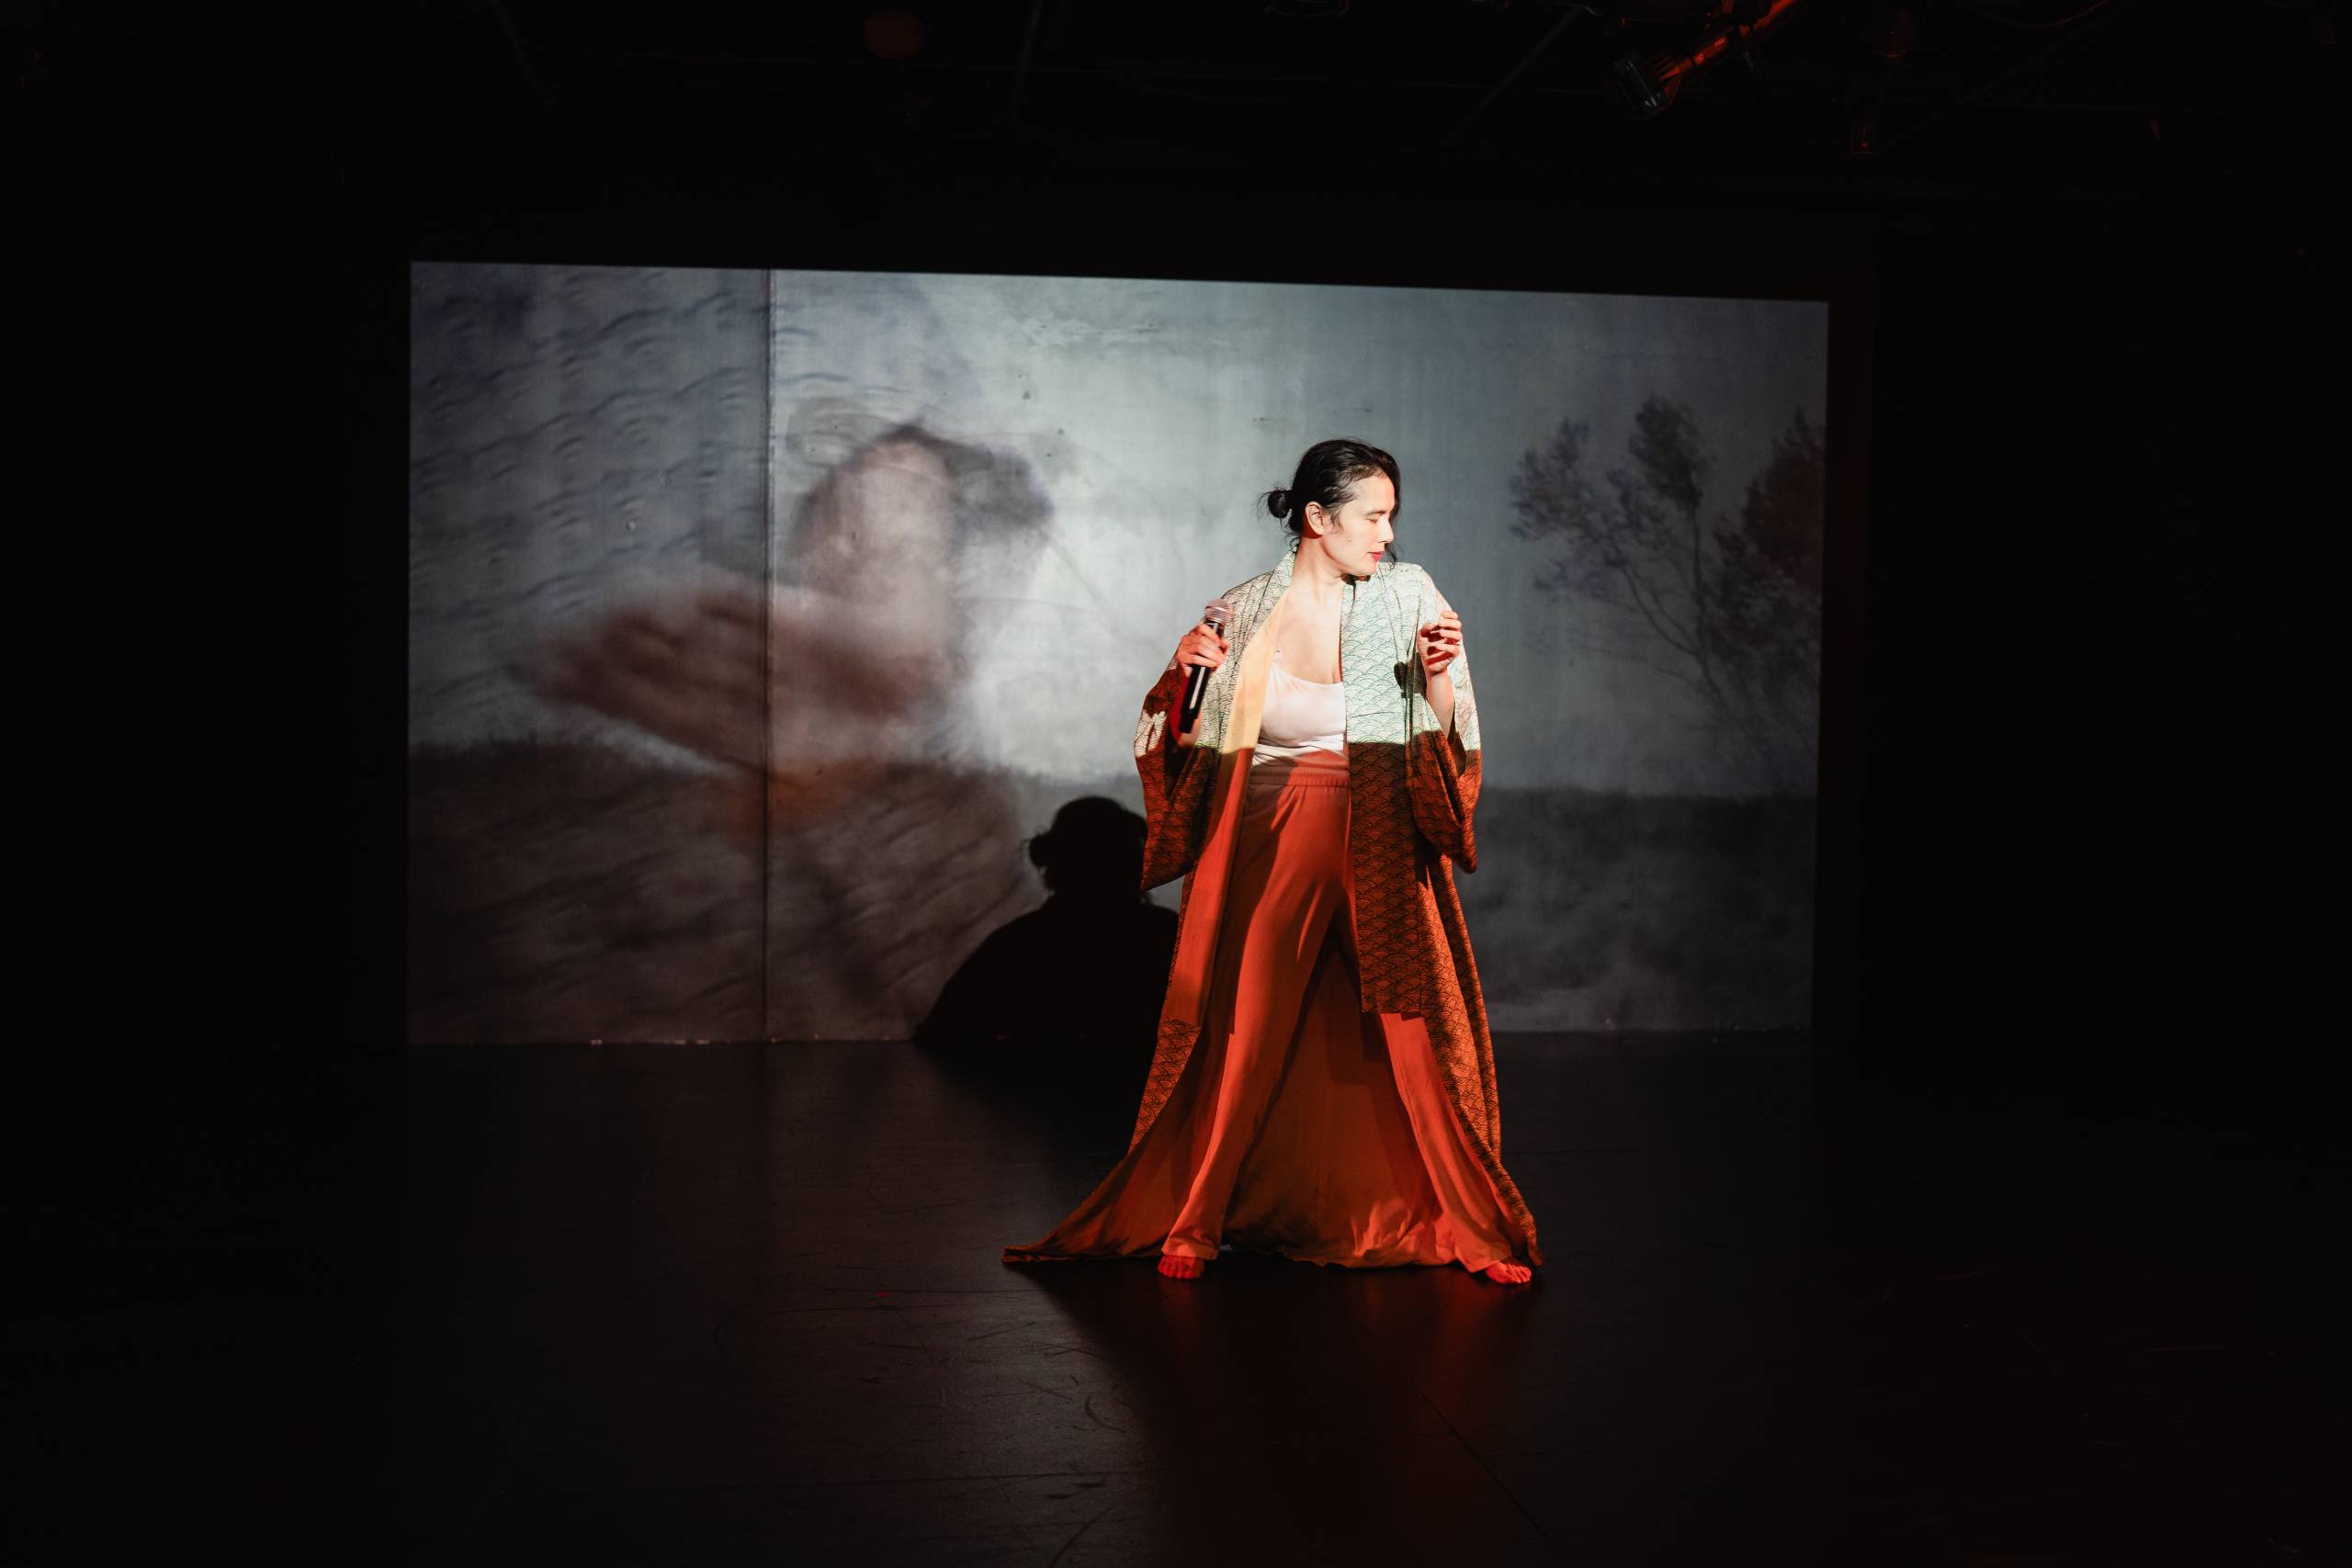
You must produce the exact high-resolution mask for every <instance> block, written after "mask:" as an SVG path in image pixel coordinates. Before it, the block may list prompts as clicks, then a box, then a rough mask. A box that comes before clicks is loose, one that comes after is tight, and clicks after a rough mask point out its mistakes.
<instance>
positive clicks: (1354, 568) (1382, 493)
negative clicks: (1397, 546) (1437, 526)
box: [1306, 474, 1397, 577]
mask: <svg viewBox="0 0 2352 1568" xmlns="http://www.w3.org/2000/svg"><path fill="white" fill-rule="evenodd" d="M1396 514H1397V487H1396V486H1395V485H1392V484H1390V483H1389V482H1388V476H1387V475H1386V474H1370V475H1367V476H1365V477H1364V478H1363V479H1358V480H1356V482H1355V493H1354V494H1352V495H1351V496H1349V497H1348V499H1347V500H1346V501H1344V502H1340V510H1339V511H1337V512H1327V511H1325V510H1324V509H1323V508H1322V507H1320V506H1317V505H1314V504H1312V503H1309V505H1308V507H1307V509H1306V536H1307V540H1308V542H1309V543H1320V544H1321V546H1322V547H1323V551H1324V553H1325V554H1326V555H1328V556H1329V557H1330V558H1331V564H1332V565H1334V566H1336V567H1338V568H1339V569H1340V570H1341V571H1344V572H1346V573H1347V574H1348V575H1349V576H1350V577H1370V576H1371V575H1372V569H1373V568H1374V567H1376V566H1378V565H1379V564H1380V558H1381V555H1382V553H1383V552H1384V551H1385V550H1386V549H1387V547H1388V541H1389V540H1391V539H1393V538H1395V537H1396V536H1397V530H1396V529H1395V528H1394V527H1392V526H1390V524H1389V519H1391V518H1392V517H1394V516H1395V515H1396Z"/></svg>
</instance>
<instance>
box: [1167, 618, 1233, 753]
mask: <svg viewBox="0 0 2352 1568" xmlns="http://www.w3.org/2000/svg"><path fill="white" fill-rule="evenodd" d="M1231 647H1232V644H1231V642H1230V641H1229V639H1227V637H1226V635H1225V629H1224V628H1223V627H1222V626H1218V625H1216V623H1215V622H1214V621H1209V620H1203V621H1202V622H1201V624H1200V625H1198V626H1194V627H1193V629H1192V630H1191V631H1188V632H1186V633H1185V634H1184V640H1183V641H1182V642H1180V643H1178V644H1177V645H1176V663H1177V665H1178V667H1179V668H1181V669H1182V670H1184V671H1187V673H1186V676H1185V686H1186V688H1187V690H1189V689H1190V688H1191V685H1192V682H1193V676H1192V675H1191V673H1190V671H1193V670H1206V671H1211V672H1215V671H1216V669H1217V667H1218V666H1219V665H1222V664H1223V663H1224V662H1225V656H1226V654H1227V651H1229V650H1230V649H1231ZM1186 706H1188V707H1189V706H1190V704H1189V703H1187V704H1186ZM1192 719H1193V723H1192V724H1185V723H1184V721H1183V715H1182V710H1180V711H1179V716H1178V719H1177V722H1178V723H1179V724H1180V725H1182V728H1180V729H1179V730H1178V731H1177V732H1176V733H1177V739H1180V740H1183V741H1185V742H1186V743H1188V744H1189V743H1190V741H1191V739H1192V734H1193V725H1194V724H1198V723H1199V722H1200V716H1199V714H1197V713H1194V714H1193V715H1192Z"/></svg>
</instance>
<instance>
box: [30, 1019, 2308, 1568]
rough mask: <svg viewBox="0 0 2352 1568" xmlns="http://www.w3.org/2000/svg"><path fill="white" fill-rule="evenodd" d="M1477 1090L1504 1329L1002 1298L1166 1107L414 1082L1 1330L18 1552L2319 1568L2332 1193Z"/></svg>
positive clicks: (1533, 1086) (2065, 1127)
mask: <svg viewBox="0 0 2352 1568" xmlns="http://www.w3.org/2000/svg"><path fill="white" fill-rule="evenodd" d="M1500 1057H1501V1071H1502V1076H1503V1084H1504V1105H1505V1146H1506V1149H1507V1150H1508V1153H1509V1156H1510V1162H1511V1167H1512V1170H1513V1172H1514V1174H1515V1175H1516V1176H1517V1177H1518V1179H1519V1180H1520V1182H1521V1186H1522V1188H1523V1189H1524V1190H1525V1191H1526V1193H1527V1196H1528V1199H1529V1202H1530V1204H1531V1206H1532V1209H1533V1211H1534V1213H1536V1215H1537V1217H1538V1219H1539V1222H1540V1223H1541V1224H1542V1225H1543V1226H1544V1239H1545V1244H1546V1245H1545V1252H1546V1255H1547V1257H1548V1258H1549V1259H1550V1260H1551V1261H1550V1265H1549V1267H1548V1268H1547V1269H1544V1272H1543V1273H1542V1275H1541V1276H1540V1277H1539V1279H1538V1281H1537V1283H1536V1284H1535V1285H1534V1286H1532V1287H1531V1288H1528V1289H1525V1290H1521V1291H1505V1290H1500V1289H1498V1288H1495V1287H1493V1286H1490V1285H1487V1284H1485V1283H1483V1282H1482V1281H1480V1280H1476V1279H1475V1278H1473V1277H1471V1276H1470V1275H1468V1274H1467V1273H1465V1272H1464V1270H1461V1269H1404V1270H1365V1271H1351V1270H1344V1269H1331V1268H1316V1267H1313V1266H1309V1265H1303V1264H1295V1263H1290V1262H1287V1261H1284V1260H1281V1259H1276V1258H1262V1257H1253V1256H1243V1255H1238V1254H1227V1256H1226V1257H1225V1258H1222V1259H1220V1260H1219V1261H1218V1262H1217V1263H1216V1265H1214V1266H1213V1268H1212V1269H1211V1272H1210V1274H1209V1276H1208V1277H1207V1278H1206V1279H1205V1280H1202V1281H1199V1282H1198V1283H1193V1284H1183V1283H1178V1282H1174V1281H1170V1280H1163V1279H1161V1278H1160V1277H1159V1275H1158V1274H1157V1273H1156V1272H1155V1271H1154V1270H1153V1269H1151V1267H1150V1265H1149V1263H1148V1262H1143V1263H1132V1264H1129V1263H1108V1262H1068V1263H1057V1264H1039V1265H1029V1266H1025V1267H1010V1266H1006V1265H1004V1264H1002V1263H1001V1262H1000V1261H999V1260H998V1249H999V1248H1001V1247H1002V1246H1003V1245H1004V1244H1005V1243H1006V1242H1007V1241H1008V1240H1017V1239H1019V1238H1022V1237H1025V1236H1030V1235H1037V1234H1041V1233H1042V1231H1043V1229H1044V1228H1045V1227H1046V1226H1047V1225H1049V1224H1051V1223H1052V1221H1053V1220H1054V1219H1055V1218H1056V1217H1057V1216H1058V1215H1059V1214H1060V1213H1063V1212H1064V1211H1065V1210H1066V1209H1067V1208H1068V1207H1069V1204H1070V1203H1071V1202H1072V1201H1074V1200H1075V1199H1076V1198H1077V1197H1078V1196H1080V1195H1082V1194H1083V1193H1084V1192H1085V1190H1087V1188H1088V1186H1089V1185H1090V1184H1091V1182H1092V1181H1093V1180H1094V1179H1096V1178H1097V1177H1098V1176H1099V1175H1100V1173H1101V1171H1102V1170H1103V1169H1104V1168H1107V1167H1108V1164H1109V1163H1110V1161H1112V1160H1113V1159H1114V1158H1115V1157H1116V1155H1117V1153H1118V1152H1119V1150H1120V1149H1121V1148H1122V1147H1123V1146H1124V1143H1125V1135H1126V1131H1127V1123H1126V1118H1127V1115H1128V1114H1129V1112H1130V1111H1132V1107H1133V1094H1134V1089H1135V1078H1136V1076H1137V1074H1138V1073H1139V1067H1137V1068H1136V1069H1135V1070H1133V1071H1130V1069H1129V1067H1126V1066H1118V1065H1100V1064H1098V1065H1095V1066H1078V1065H1076V1064H1073V1063H1071V1062H1069V1061H1068V1060H1064V1061H1060V1062H1036V1061H1030V1062H1025V1063H1023V1064H1019V1065H1015V1064H1011V1063H1006V1062H1001V1061H986V1060H975V1059H972V1058H943V1057H941V1056H938V1055H933V1054H927V1053H925V1052H923V1051H921V1050H919V1049H917V1048H915V1047H911V1046H907V1045H899V1044H826V1045H789V1046H709V1047H647V1048H634V1047H632V1048H612V1047H604V1048H588V1047H530V1048H508V1049H500V1050H460V1049H448V1048H435V1049H431V1050H420V1051H418V1052H415V1053H413V1054H412V1055H410V1056H409V1057H408V1058H407V1059H406V1061H405V1063H404V1064H402V1065H401V1066H400V1067H399V1068H398V1069H396V1070H393V1071H392V1072H391V1074H390V1077H386V1078H385V1079H383V1080H382V1081H380V1082H378V1083H376V1084H374V1085H372V1086H370V1088H369V1091H368V1093H366V1094H362V1095H360V1096H358V1097H357V1098H356V1100H354V1101H353V1103H354V1104H356V1105H358V1106H360V1107H361V1108H362V1113H361V1114H359V1115H358V1116H357V1117H356V1120H355V1121H354V1122H353V1123H352V1125H351V1127H350V1128H349V1130H348V1135H347V1136H344V1135H340V1134H339V1135H338V1137H337V1139H336V1140H335V1141H334V1146H332V1147H320V1148H317V1149H314V1150H312V1152H311V1165H310V1166H309V1167H307V1168H298V1167H297V1166H288V1167H287V1168H285V1169H284V1170H282V1171H280V1172H278V1173H277V1175H276V1176H273V1177H271V1178H269V1179H268V1180H266V1181H263V1182H262V1183H261V1185H259V1186H253V1185H248V1186H247V1187H246V1188H244V1189H243V1190H242V1192H243V1196H242V1197H241V1198H239V1200H238V1201H236V1202H235V1203H234V1204H225V1203H224V1207H223V1208H222V1211H221V1213H220V1216H219V1217H218V1222H217V1224H214V1226H213V1228H212V1229H211V1231H210V1232H209V1239H208V1237H207V1236H206V1235H197V1234H196V1231H195V1227H194V1226H193V1224H192V1223H184V1224H181V1225H179V1226H178V1228H177V1229H176V1230H175V1232H174V1239H172V1240H171V1241H170V1242H169V1243H168V1244H164V1243H162V1242H157V1243H154V1244H152V1245H149V1246H146V1247H143V1248H140V1247H112V1248H109V1249H106V1250H104V1251H100V1250H95V1249H94V1250H90V1251H87V1252H85V1253H84V1254H82V1255H80V1256H79V1257H78V1258H75V1259H73V1260H65V1259H63V1258H62V1255H59V1254H55V1253H54V1252H52V1254H51V1256H50V1257H49V1259H48V1261H49V1266H50V1269H51V1272H50V1273H49V1274H48V1275H46V1276H44V1278H45V1279H46V1280H47V1281H48V1282H47V1283H46V1284H45V1285H44V1286H43V1287H42V1292H36V1294H38V1295H39V1296H40V1299H39V1300H36V1301H33V1303H32V1304H31V1305H30V1306H29V1307H28V1308H27V1309H25V1310H24V1311H21V1312H20V1313H19V1314H18V1321H17V1326H16V1328H15V1331H14V1340H15V1344H16V1347H17V1350H18V1352H19V1353H18V1355H17V1358H16V1359H15V1365H16V1367H17V1378H16V1393H17V1399H16V1402H15V1403H16V1408H17V1416H18V1417H19V1421H20V1423H21V1427H22V1429H24V1430H28V1431H35V1432H39V1433H40V1434H42V1435H43V1441H42V1443H41V1444H40V1445H37V1446H36V1448H35V1449H34V1450H33V1457H32V1458H31V1459H30V1460H29V1461H28V1464H29V1465H30V1466H31V1468H30V1469H29V1470H28V1471H24V1472H20V1474H21V1475H22V1476H23V1477H25V1478H26V1479H27V1480H28V1484H26V1485H25V1486H24V1488H23V1490H22V1492H21V1493H20V1496H21V1497H23V1498H24V1499H26V1500H25V1501H24V1502H23V1503H22V1505H21V1506H18V1507H17V1509H16V1512H15V1515H14V1517H13V1518H12V1526H11V1529H12V1538H13V1539H14V1540H17V1541H18V1542H20V1543H22V1544H23V1545H24V1546H25V1547H26V1548H27V1549H28V1550H27V1551H26V1552H25V1555H24V1556H23V1557H22V1558H20V1560H25V1561H32V1560H46V1559H51V1558H62V1557H94V1558H101V1559H102V1558H106V1557H107V1556H109V1555H111V1553H110V1552H109V1551H104V1550H99V1549H100V1548H102V1547H105V1546H107V1545H108V1544H112V1545H116V1546H119V1545H124V1544H127V1543H130V1541H132V1540H133V1539H134V1538H143V1537H147V1536H150V1535H152V1534H153V1533H154V1532H158V1531H160V1532H162V1533H163V1534H164V1535H166V1536H179V1537H180V1538H182V1539H186V1538H187V1537H186V1536H185V1534H184V1533H183V1532H187V1531H195V1532H197V1533H198V1534H202V1535H207V1536H214V1535H216V1534H217V1532H219V1531H221V1530H233V1531H235V1532H236V1534H235V1539H239V1540H243V1541H245V1542H247V1543H248V1551H249V1553H250V1554H252V1555H254V1556H256V1557H257V1558H260V1559H264V1560H298V1559H299V1560H302V1561H316V1562H330V1561H334V1562H419V1563H425V1562H430V1563H453V1562H467V1563H472V1562H482V1563H488V1562H499V1563H515V1562H560V1563H568V1564H576V1563H589V1562H616V1563H623V1562H625V1563H657V1562H849V1561H855V1562H910V1563H911V1562H921V1563H931V1562H943V1563H944V1562H959V1563H960V1562H974V1563H1038V1564H1046V1563H1061V1564H1074V1563H1083V1562H1114V1563H1136V1562H1171V1561H1175V1560H1177V1559H1178V1558H1181V1557H1184V1556H1187V1555H1192V1554H1195V1553H1197V1552H1201V1551H1216V1553H1217V1554H1218V1555H1219V1556H1220V1557H1222V1558H1224V1559H1227V1560H1231V1561H1238V1562H1424V1563H1425V1562H1432V1561H1445V1560H1450V1559H1451V1558H1452V1557H1453V1556H1455V1555H1459V1554H1477V1555H1480V1556H1485V1555H1488V1554H1493V1555H1495V1556H1497V1557H1498V1558H1508V1559H1515V1560H1519V1561H1524V1562H1578V1563H1618V1562H1692V1563H1740V1562H1780V1561H1803V1562H1857V1563H1909V1562H1931V1563H1943V1562H1995V1561H2002V1562H2239V1561H2257V1560H2264V1558H2263V1553H2264V1551H2271V1552H2272V1553H2273V1554H2276V1553H2278V1552H2279V1551H2283V1550H2285V1549H2286V1548H2292V1549H2294V1550H2295V1551H2299V1552H2301V1553H2303V1554H2305V1557H2304V1560H2306V1561H2316V1560H2325V1558H2326V1556H2327V1553H2328V1552H2329V1551H2332V1550H2335V1548H2336V1547H2338V1546H2340V1545H2341V1544H2342V1542H2341V1540H2339V1539H2337V1538H2336V1537H2333V1536H2331V1534H2330V1531H2331V1529H2340V1528H2341V1516H2340V1514H2337V1513H2332V1512H2330V1511H2329V1510H2328V1509H2327V1508H2325V1507H2324V1500H2325V1498H2326V1497H2327V1496H2328V1495H2331V1491H2330V1489H2331V1486H2332V1485H2333V1483H2329V1482H2328V1481H2327V1480H2326V1476H2327V1471H2326V1469H2325V1461H2324V1458H2323V1457H2322V1456H2323V1455H2324V1452H2325V1451H2326V1450H2324V1448H2323V1447H2322V1446H2321V1439H2322V1438H2323V1437H2324V1432H2325V1431H2326V1430H2328V1429H2330V1423H2331V1422H2333V1421H2334V1420H2335V1419H2336V1418H2337V1416H2338V1415H2339V1414H2340V1412H2339V1410H2338V1407H2336V1406H2335V1405H2334V1404H2331V1400H2332V1399H2333V1397H2334V1395H2335V1393H2337V1392H2340V1387H2341V1384H2340V1382H2336V1381H2333V1380H2335V1379H2338V1378H2340V1374H2341V1370H2342V1356H2341V1352H2340V1351H2339V1350H2337V1349H2335V1338H2336V1336H2335V1330H2334V1328H2333V1327H2332V1326H2331V1324H2332V1320H2333V1306H2334V1305H2335V1304H2340V1302H2335V1301H2333V1300H2332V1298H2329V1297H2327V1296H2326V1295H2324V1293H2323V1292H2321V1291H2320V1289H2319V1287H2318V1284H2317V1280H2318V1277H2319V1269H2320V1262H2319V1259H2318V1258H2317V1257H2316V1256H2315V1249H2314V1248H2312V1247H2311V1246H2310V1245H2309V1244H2308V1241H2306V1242H2305V1243H2304V1244H2303V1245H2301V1246H2298V1245H2296V1244H2295V1242H2294V1237H2295V1236H2296V1235H2305V1236H2308V1235H2309V1232H2308V1231H2306V1230H2299V1228H2298V1227H2302V1226H2308V1225H2309V1224H2312V1223H2313V1222H2314V1220H2315V1219H2316V1217H2317V1216H2318V1215H2320V1214H2323V1213H2333V1212H2338V1209H2339V1206H2340V1200H2341V1197H2342V1195H2343V1192H2342V1190H2343V1185H2344V1183H2343V1172H2342V1168H2341V1167H2340V1166H2330V1165H2327V1164H2326V1163H2325V1162H2312V1161H2299V1160H2297V1159H2295V1158H2291V1157H2287V1156H2281V1155H2279V1154H2278V1151H2275V1150H2274V1151H2270V1152H2269V1153H2267V1154H2264V1155H2262V1156H2260V1157H2251V1156H2244V1155H2243V1149H2241V1150H2240V1153H2239V1155H2238V1156H2233V1155H2232V1153H2231V1151H2230V1149H2228V1148H2226V1147H2221V1146H2218V1145H2215V1144H2214V1143H2213V1141H2212V1140H2211V1139H2210V1138H2207V1139H2205V1140H2204V1141H2203V1142H2200V1141H2199V1138H2200V1136H2201V1135H2200V1134H2193V1133H2189V1132H2186V1131H2184V1130H2181V1129H2178V1128H2173V1129H2170V1130H2166V1129H2165V1128H2162V1127H2157V1126H2153V1125H2138V1124H2113V1123H2104V1124H2095V1123H2091V1122H2085V1121H2083V1120H2080V1119H2075V1118H2070V1117H2069V1116H2068V1115H2066V1114H2065V1112H2064V1107H2063V1106H2058V1105H2054V1104H2052V1103H2050V1102H2047V1101H2037V1100H2033V1099H2032V1098H2031V1097H2030V1096H2028V1097H2013V1098H2010V1099H2008V1100H2004V1101H2003V1102H2002V1103H2000V1104H1998V1105H1987V1104H1983V1103H1976V1104H1962V1103H1957V1102H1953V1101H1951V1100H1945V1101H1940V1102H1938V1101H1931V1100H1925V1099H1922V1098H1920V1097H1917V1096H1903V1095H1896V1094H1893V1093H1891V1092H1889V1091H1885V1090H1880V1089H1870V1088H1867V1087H1866V1086H1862V1085H1860V1084H1857V1083H1855V1082H1852V1081H1849V1080H1848V1079H1847V1078H1845V1077H1843V1076H1841V1075H1838V1074H1834V1073H1830V1072H1828V1071H1827V1070H1826V1069H1825V1068H1823V1067H1821V1066H1817V1065H1816V1064H1815V1063H1814V1062H1813V1061H1812V1060H1811V1059H1810V1058H1809V1057H1808V1056H1807V1055H1805V1054H1804V1052H1803V1051H1802V1050H1801V1049H1792V1048H1791V1046H1790V1043H1787V1042H1776V1041H1771V1040H1762V1041H1758V1040H1743V1039H1740V1038H1737V1037H1735V1038H1733V1039H1731V1040H1727V1041H1716V1042H1712V1043H1711V1042H1706V1041H1679V1042H1648V1043H1644V1042H1615V1043H1611V1042H1592V1041H1573V1040H1553V1039H1535V1038H1519V1039H1510V1040H1506V1041H1505V1042H1503V1043H1502V1049H1501V1052H1500ZM395 1080H396V1081H395ZM298 1165H299V1162H298ZM330 1177H332V1178H334V1179H328V1178H330ZM183 1219H184V1220H186V1219H187V1216H183ZM241 1226H242V1227H243V1228H242V1229H240V1228H239V1227H241ZM37 1261H38V1260H37ZM109 1271H111V1272H109ZM109 1280H111V1281H112V1283H111V1284H109V1282H108V1281H109ZM43 1292H45V1293H43ZM110 1499H111V1500H114V1501H111V1502H110V1501H109V1500H110ZM2331 1520H2333V1521H2334V1522H2333V1523H2331V1522H2330V1521H2331ZM281 1539H282V1540H283V1541H284V1542H285V1545H284V1546H283V1548H282V1549H281V1548H280V1547H279V1545H277V1541H278V1540H281ZM265 1541H267V1542H270V1543H271V1544H270V1545H269V1546H268V1547H267V1549H265V1547H264V1545H263V1543H264V1542H265ZM2266 1541H2269V1542H2278V1543H2282V1544H2281V1545H2279V1546H2272V1547H2266V1546H2265V1544H2264V1543H2265V1542H2266Z"/></svg>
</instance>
